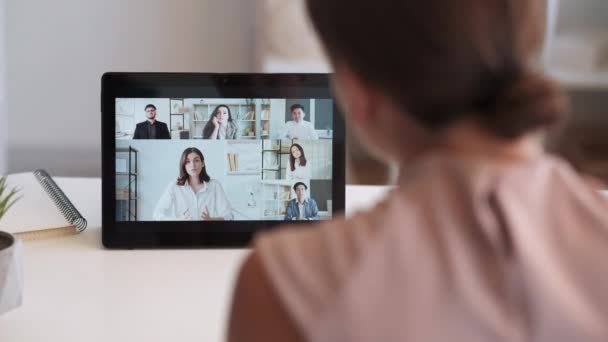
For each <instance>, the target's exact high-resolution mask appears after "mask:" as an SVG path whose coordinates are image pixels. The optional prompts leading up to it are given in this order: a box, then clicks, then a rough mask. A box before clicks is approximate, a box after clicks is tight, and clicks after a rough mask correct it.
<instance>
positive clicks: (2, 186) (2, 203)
mask: <svg viewBox="0 0 608 342" xmlns="http://www.w3.org/2000/svg"><path fill="white" fill-rule="evenodd" d="M5 191H7V185H6V177H0V219H1V218H2V216H4V215H5V214H6V213H7V212H8V210H9V209H10V208H11V207H12V206H13V204H15V202H17V200H19V198H15V195H16V194H17V193H18V192H19V190H18V189H17V188H12V189H11V190H10V191H9V192H8V194H7V195H6V196H5V195H4V193H5Z"/></svg>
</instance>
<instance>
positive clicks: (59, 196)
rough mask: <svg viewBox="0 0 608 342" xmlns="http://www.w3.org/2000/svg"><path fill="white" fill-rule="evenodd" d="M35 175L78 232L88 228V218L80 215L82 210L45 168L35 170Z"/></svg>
mask: <svg viewBox="0 0 608 342" xmlns="http://www.w3.org/2000/svg"><path fill="white" fill-rule="evenodd" d="M34 176H35V177H36V179H37V180H38V182H40V184H41V185H42V187H43V188H44V190H45V191H46V192H47V193H48V194H49V196H50V197H51V199H52V200H53V202H54V203H55V205H56V206H57V207H58V208H59V210H60V211H61V213H62V214H63V216H64V217H65V219H66V220H67V221H68V222H69V223H70V224H72V225H74V227H76V230H78V232H82V231H84V230H85V229H86V228H87V220H86V219H85V218H84V217H82V215H80V212H78V210H77V209H76V207H74V205H73V204H72V202H70V200H69V199H68V198H67V196H66V195H65V194H64V193H63V191H61V189H59V186H57V183H55V181H54V180H53V178H51V176H50V175H49V174H48V173H47V172H46V171H44V170H36V171H34Z"/></svg>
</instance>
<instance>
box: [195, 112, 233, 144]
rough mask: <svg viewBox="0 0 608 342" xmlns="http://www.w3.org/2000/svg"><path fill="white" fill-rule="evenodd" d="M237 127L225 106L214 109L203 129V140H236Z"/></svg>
mask: <svg viewBox="0 0 608 342" xmlns="http://www.w3.org/2000/svg"><path fill="white" fill-rule="evenodd" d="M238 130H239V129H238V126H237V125H236V123H235V122H234V120H233V119H232V113H231V112H230V108H229V107H228V106H226V105H223V104H222V105H218V106H217V107H215V109H214V110H213V112H211V116H210V117H209V121H207V123H206V124H205V127H203V139H222V140H225V139H233V140H234V139H237V134H238Z"/></svg>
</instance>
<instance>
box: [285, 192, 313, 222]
mask: <svg viewBox="0 0 608 342" xmlns="http://www.w3.org/2000/svg"><path fill="white" fill-rule="evenodd" d="M293 190H294V191H295V192H296V198H294V199H292V200H291V201H289V202H288V203H287V210H286V211H285V221H292V220H305V221H311V220H319V219H320V217H319V208H318V207H317V202H315V200H314V199H312V198H307V197H306V190H308V187H307V186H306V184H304V183H302V182H297V183H296V184H294V186H293Z"/></svg>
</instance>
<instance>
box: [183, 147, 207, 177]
mask: <svg viewBox="0 0 608 342" xmlns="http://www.w3.org/2000/svg"><path fill="white" fill-rule="evenodd" d="M185 167H186V172H187V173H188V175H189V176H194V177H198V175H199V174H200V173H201V170H203V167H205V163H203V160H202V159H201V157H200V156H199V155H198V154H196V153H194V152H192V153H190V154H188V156H187V157H186V165H185Z"/></svg>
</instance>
